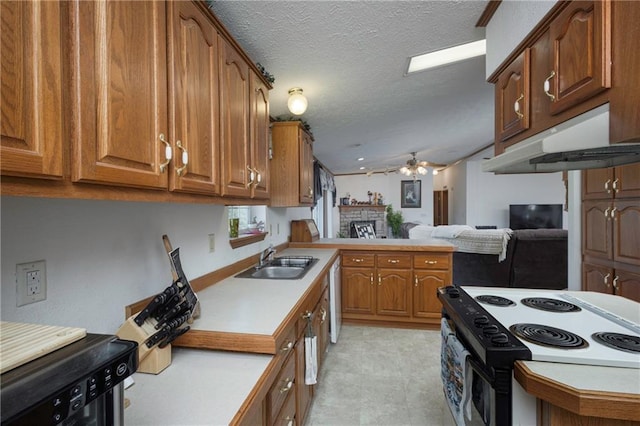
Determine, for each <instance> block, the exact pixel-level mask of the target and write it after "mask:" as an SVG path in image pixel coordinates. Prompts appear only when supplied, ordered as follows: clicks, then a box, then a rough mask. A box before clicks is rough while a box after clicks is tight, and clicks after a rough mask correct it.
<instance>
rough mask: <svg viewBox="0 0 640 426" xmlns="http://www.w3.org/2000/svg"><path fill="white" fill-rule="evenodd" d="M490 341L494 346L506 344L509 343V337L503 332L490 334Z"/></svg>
mask: <svg viewBox="0 0 640 426" xmlns="http://www.w3.org/2000/svg"><path fill="white" fill-rule="evenodd" d="M491 343H493V344H494V345H495V346H507V345H508V344H509V337H508V336H507V335H506V334H504V333H498V334H495V335H493V336H491Z"/></svg>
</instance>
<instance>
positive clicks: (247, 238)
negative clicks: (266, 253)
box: [229, 232, 267, 249]
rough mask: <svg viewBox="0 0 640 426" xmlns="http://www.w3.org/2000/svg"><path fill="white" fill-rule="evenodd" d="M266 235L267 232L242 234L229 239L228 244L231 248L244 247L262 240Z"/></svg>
mask: <svg viewBox="0 0 640 426" xmlns="http://www.w3.org/2000/svg"><path fill="white" fill-rule="evenodd" d="M266 236H267V232H260V233H259V234H251V235H244V236H242V237H238V238H232V239H230V240H229V245H230V246H231V248H233V249H237V248H238V247H244V246H248V245H249V244H253V243H257V242H258V241H262V240H264V237H266Z"/></svg>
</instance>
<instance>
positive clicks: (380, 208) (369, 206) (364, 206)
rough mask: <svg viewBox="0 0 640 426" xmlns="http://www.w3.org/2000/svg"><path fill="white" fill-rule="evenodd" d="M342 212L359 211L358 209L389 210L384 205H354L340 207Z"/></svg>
mask: <svg viewBox="0 0 640 426" xmlns="http://www.w3.org/2000/svg"><path fill="white" fill-rule="evenodd" d="M339 207H340V210H343V209H344V210H357V209H375V210H384V209H386V208H387V206H386V205H384V204H354V205H350V206H339Z"/></svg>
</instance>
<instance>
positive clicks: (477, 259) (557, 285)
mask: <svg viewBox="0 0 640 426" xmlns="http://www.w3.org/2000/svg"><path fill="white" fill-rule="evenodd" d="M567 259H568V248H567V231H566V230H565V229H520V230H515V231H513V235H512V236H511V239H510V240H509V244H508V246H507V257H506V259H505V260H503V261H502V262H498V256H496V255H490V254H474V253H461V252H454V253H453V284H454V285H459V286H462V285H471V286H487V287H523V288H538V289H554V290H560V289H565V288H567V286H568V284H567Z"/></svg>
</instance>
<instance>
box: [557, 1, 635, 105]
mask: <svg viewBox="0 0 640 426" xmlns="http://www.w3.org/2000/svg"><path fill="white" fill-rule="evenodd" d="M610 16H611V3H610V1H609V0H602V1H600V0H598V1H573V2H571V3H570V4H569V6H567V7H566V8H565V9H564V10H563V11H562V12H561V13H560V15H558V16H557V17H556V18H555V19H554V20H553V22H552V23H551V26H550V35H551V40H552V43H553V49H552V51H553V72H552V74H551V75H550V78H549V81H550V83H551V84H550V87H549V89H550V96H549V97H550V99H551V106H550V112H551V114H554V115H555V114H558V113H560V112H562V111H564V110H566V109H568V108H571V107H572V106H575V105H577V104H579V103H580V102H582V101H584V100H586V99H588V98H590V97H592V96H594V95H596V94H598V93H600V92H601V91H603V90H605V89H606V88H608V87H611V23H610ZM623 54H624V53H623Z"/></svg>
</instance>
